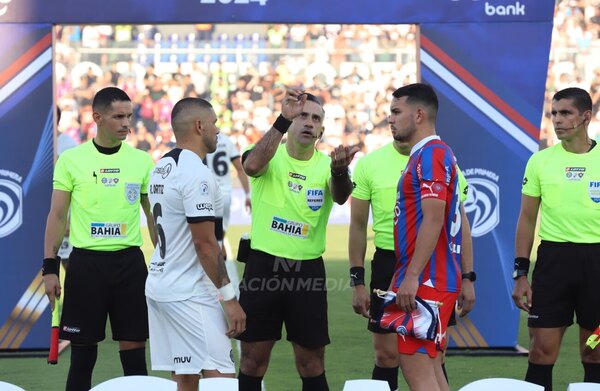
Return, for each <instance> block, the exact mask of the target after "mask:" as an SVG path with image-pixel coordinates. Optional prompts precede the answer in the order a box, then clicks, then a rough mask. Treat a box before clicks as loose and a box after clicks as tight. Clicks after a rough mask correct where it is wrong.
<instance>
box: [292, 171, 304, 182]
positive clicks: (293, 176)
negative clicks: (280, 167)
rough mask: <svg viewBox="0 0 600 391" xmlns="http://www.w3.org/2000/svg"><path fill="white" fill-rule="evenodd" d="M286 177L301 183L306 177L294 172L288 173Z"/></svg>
mask: <svg viewBox="0 0 600 391" xmlns="http://www.w3.org/2000/svg"><path fill="white" fill-rule="evenodd" d="M288 175H289V176H290V178H294V179H301V180H303V181H305V180H306V176H304V175H302V174H297V173H295V172H291V171H290V172H289V173H288Z"/></svg>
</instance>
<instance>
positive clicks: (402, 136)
mask: <svg viewBox="0 0 600 391" xmlns="http://www.w3.org/2000/svg"><path fill="white" fill-rule="evenodd" d="M416 132H417V127H416V126H414V124H413V125H412V126H410V127H409V128H408V129H407V131H406V132H405V133H404V134H398V133H392V137H394V140H396V141H399V142H401V143H408V142H409V141H410V139H412V137H413V135H414V134H415V133H416Z"/></svg>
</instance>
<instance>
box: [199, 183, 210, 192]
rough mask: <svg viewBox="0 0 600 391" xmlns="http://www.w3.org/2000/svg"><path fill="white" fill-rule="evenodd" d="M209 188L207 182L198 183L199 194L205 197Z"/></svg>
mask: <svg viewBox="0 0 600 391" xmlns="http://www.w3.org/2000/svg"><path fill="white" fill-rule="evenodd" d="M209 189H210V187H209V186H208V182H206V181H202V182H200V194H202V195H207V194H208V190H209Z"/></svg>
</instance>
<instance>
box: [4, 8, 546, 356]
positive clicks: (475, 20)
mask: <svg viewBox="0 0 600 391" xmlns="http://www.w3.org/2000/svg"><path fill="white" fill-rule="evenodd" d="M553 13H554V1H539V0H488V1H486V0H394V1H390V0H369V1H359V0H354V1H348V0H327V1H322V0H171V1H168V2H166V1H161V2H152V3H149V2H148V1H146V0H103V1H101V2H97V1H91V0H55V1H51V2H49V1H46V0H0V51H1V52H2V53H3V54H2V56H1V57H0V129H1V130H2V131H1V133H0V134H1V136H2V139H3V143H2V147H0V148H1V152H2V153H0V249H1V250H2V251H1V252H2V255H3V259H2V261H0V262H2V264H3V265H2V266H3V273H2V274H1V275H0V287H1V288H0V289H1V292H2V301H1V302H0V351H19V350H21V351H27V350H36V349H47V348H48V342H49V338H48V331H47V330H48V329H49V327H48V325H49V324H50V313H49V312H50V311H49V310H48V309H47V308H48V301H47V299H46V298H45V296H44V289H43V284H41V276H40V274H39V270H40V266H41V259H42V256H43V248H42V247H43V237H44V232H43V230H44V225H45V218H46V215H47V212H48V208H49V204H50V195H51V189H52V183H51V182H52V179H51V178H52V163H53V142H52V137H53V130H52V129H53V126H52V125H53V85H52V83H53V80H52V38H51V37H52V26H53V25H55V24H124V23H126V24H162V23H165V24H167V23H168V24H176V23H179V24H183V23H303V24H313V23H318V24H326V23H341V24H418V25H419V26H420V34H419V48H418V54H419V62H420V70H419V71H420V72H419V74H420V78H421V80H422V81H424V82H426V83H429V84H431V85H432V86H433V87H434V89H435V90H436V91H437V93H438V96H439V98H440V112H439V115H438V122H437V129H438V133H439V134H440V135H441V136H442V138H443V139H444V140H446V141H447V142H448V143H449V144H450V145H451V146H452V147H453V149H454V151H455V154H456V156H457V157H458V159H459V165H460V166H461V169H462V170H463V172H464V173H465V176H466V177H467V179H468V180H470V183H471V186H470V187H471V188H470V193H469V199H468V201H467V205H466V206H467V209H468V210H469V218H470V220H471V221H472V222H471V224H472V226H473V234H474V253H475V269H476V271H477V273H478V280H477V283H476V285H477V288H476V289H477V305H476V308H475V309H474V311H473V312H472V313H471V314H470V315H469V316H468V317H467V318H465V319H460V320H459V322H458V325H457V327H455V328H454V329H453V330H452V331H451V334H450V337H451V346H454V347H464V348H486V349H494V348H515V347H516V346H517V334H518V319H519V312H518V310H517V309H516V308H515V307H514V305H513V304H512V300H511V291H512V283H513V281H512V278H511V269H512V259H513V251H514V250H513V241H514V228H515V226H516V221H517V217H518V211H519V203H520V184H521V177H522V173H523V171H524V167H525V163H526V161H527V158H528V157H529V156H530V155H531V154H532V153H533V152H535V151H536V150H537V145H538V134H539V125H538V124H539V123H540V121H541V117H542V109H543V103H544V92H545V81H546V74H547V67H548V58H549V52H550V40H551V33H552V23H553Z"/></svg>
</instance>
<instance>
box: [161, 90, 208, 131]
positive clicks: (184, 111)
mask: <svg viewBox="0 0 600 391" xmlns="http://www.w3.org/2000/svg"><path fill="white" fill-rule="evenodd" d="M213 112H214V110H213V107H212V105H211V104H210V103H209V102H208V101H206V100H204V99H202V98H184V99H182V100H180V101H179V102H177V103H176V104H175V106H174V107H173V110H172V111H171V126H172V127H173V132H174V133H175V136H177V135H178V134H182V133H183V132H185V131H186V129H188V128H189V126H190V124H192V123H193V122H194V121H198V120H200V121H206V120H207V119H208V117H209V116H210V115H211V114H212V113H213Z"/></svg>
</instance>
